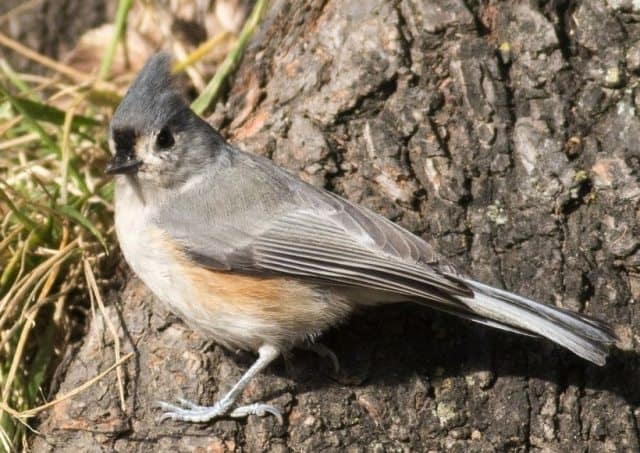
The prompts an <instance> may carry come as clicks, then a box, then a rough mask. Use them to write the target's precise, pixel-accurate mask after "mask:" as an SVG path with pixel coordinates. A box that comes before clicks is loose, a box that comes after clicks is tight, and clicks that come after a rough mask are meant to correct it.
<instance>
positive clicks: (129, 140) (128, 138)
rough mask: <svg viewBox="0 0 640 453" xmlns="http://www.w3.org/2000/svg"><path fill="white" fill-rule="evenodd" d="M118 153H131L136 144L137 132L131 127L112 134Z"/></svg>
mask: <svg viewBox="0 0 640 453" xmlns="http://www.w3.org/2000/svg"><path fill="white" fill-rule="evenodd" d="M112 136H113V141H114V142H115V144H116V152H118V153H120V152H131V151H133V147H134V146H135V144H136V131H135V130H134V129H133V128H131V127H121V128H118V129H114V130H113V132H112Z"/></svg>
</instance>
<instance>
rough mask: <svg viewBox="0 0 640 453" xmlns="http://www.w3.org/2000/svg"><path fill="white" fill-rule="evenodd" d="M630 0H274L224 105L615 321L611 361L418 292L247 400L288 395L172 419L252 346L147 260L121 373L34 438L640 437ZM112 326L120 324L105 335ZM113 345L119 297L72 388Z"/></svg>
mask: <svg viewBox="0 0 640 453" xmlns="http://www.w3.org/2000/svg"><path fill="white" fill-rule="evenodd" d="M634 5H635V3H634V2H631V1H630V0H629V1H625V0H617V1H613V0H608V1H607V2H604V1H601V0H586V1H583V2H572V1H548V2H545V1H539V2H533V1H518V2H504V3H502V2H495V1H488V2H477V1H468V2H466V3H465V2H463V1H462V0H433V1H424V2H421V1H418V0H399V1H394V2H389V1H384V0H362V1H358V2H354V1H350V0H326V1H313V2H308V4H307V5H305V6H303V5H302V2H289V1H286V0H279V1H274V2H273V3H272V5H271V7H270V9H269V12H268V14H267V17H266V18H265V20H264V22H263V26H262V29H261V31H260V32H259V33H258V34H257V35H256V36H255V37H254V38H253V41H252V46H251V47H250V49H249V51H248V53H247V54H246V55H245V57H244V59H243V62H242V65H241V66H240V68H239V70H238V72H237V74H236V75H235V77H234V78H233V80H232V81H231V84H230V92H229V96H228V102H227V103H226V104H224V105H222V106H220V107H219V108H218V110H217V111H216V112H215V113H214V115H213V116H212V118H211V119H212V121H213V122H214V124H216V125H217V126H219V127H220V128H221V129H222V131H223V132H224V133H225V134H227V135H228V136H229V138H230V140H231V141H233V142H235V143H240V144H242V145H243V146H244V147H245V148H247V149H250V150H252V151H254V152H256V153H260V154H264V155H268V156H270V157H271V158H272V159H273V160H274V161H275V162H276V163H278V164H279V165H282V166H285V167H287V168H288V169H290V170H291V171H292V172H294V173H298V174H299V175H300V176H301V177H302V178H304V179H306V180H309V181H311V182H312V183H314V184H317V185H321V186H326V187H328V188H330V189H331V190H334V191H336V192H337V193H340V194H342V195H344V196H346V197H347V198H349V199H351V200H354V201H356V202H359V203H362V204H364V205H366V206H369V207H371V208H373V209H375V210H377V211H379V212H381V213H382V214H384V215H385V216H387V217H389V218H391V219H393V220H394V221H396V222H398V223H400V224H402V225H403V226H405V227H407V228H408V229H410V230H412V231H414V232H416V234H419V235H421V236H423V237H424V238H426V239H427V240H429V241H430V242H432V243H433V244H434V245H435V246H436V248H437V249H438V250H439V251H440V252H441V253H443V254H444V255H445V256H447V257H448V258H449V259H450V260H452V261H453V262H455V263H457V264H458V265H459V266H460V267H461V269H463V270H465V271H467V272H468V273H469V274H471V275H473V276H475V277H476V278H477V279H479V280H482V281H485V282H487V283H491V284H494V285H497V286H503V287H506V288H508V289H510V290H513V291H516V292H519V293H521V294H524V295H527V296H531V297H533V298H536V299H538V300H542V301H547V302H550V303H555V304H557V305H560V306H564V307H568V308H571V309H574V310H579V311H582V312H584V313H589V314H592V315H594V316H597V317H600V318H603V319H606V320H609V321H611V322H612V323H614V325H615V326H616V330H617V332H618V334H619V335H620V337H621V343H620V346H621V348H622V349H621V350H617V351H615V352H614V353H613V355H612V357H611V358H610V360H609V362H608V364H607V366H606V367H604V368H598V367H595V366H593V365H590V364H588V363H586V362H584V361H582V360H580V359H578V358H576V357H574V356H572V355H571V354H570V353H568V352H566V351H563V350H560V349H558V348H556V347H554V346H553V345H551V344H549V343H547V342H544V341H537V340H532V339H528V338H523V337H517V336H514V335H510V334H507V333H501V332H497V331H494V330H490V329H488V328H484V327H481V326H477V325H474V324H471V323H468V322H465V321H461V320H458V319H454V318H450V317H448V316H444V315H439V314H437V313H434V312H431V311H427V310H425V309H422V308H420V307H415V306H409V305H398V306H388V307H383V308H380V309H372V310H369V311H367V312H363V313H361V314H359V315H357V316H355V317H354V318H353V319H351V320H350V321H349V322H348V323H347V324H346V325H344V326H342V327H339V328H337V329H335V330H334V331H331V332H328V333H327V334H326V335H325V336H324V338H323V340H322V341H323V342H324V343H325V344H326V345H327V346H329V347H330V348H332V349H333V350H334V352H335V353H336V354H337V356H338V357H339V358H340V362H341V366H342V367H341V370H340V371H339V372H338V373H334V372H333V371H332V369H331V367H330V363H328V362H325V361H323V360H322V359H319V358H317V357H316V356H314V355H313V354H311V353H309V352H304V351H298V352H296V354H295V355H294V356H293V357H292V358H291V360H290V361H289V366H284V365H285V362H284V361H281V362H280V363H278V364H276V365H275V366H272V367H270V368H269V370H268V372H267V373H265V374H264V375H263V376H261V377H259V378H258V379H257V380H256V381H255V382H254V383H253V384H252V385H251V386H250V387H249V388H248V389H247V391H246V392H245V394H244V400H246V401H253V400H259V399H266V400H268V401H270V402H271V403H273V404H275V405H277V406H279V407H282V408H283V409H284V411H285V413H286V422H285V425H284V426H280V425H278V424H277V422H276V421H275V420H274V418H272V417H267V418H256V417H250V418H249V419H248V420H246V421H231V420H220V421H217V422H215V423H210V424H206V425H187V424H184V423H173V422H166V423H164V424H156V423H155V421H154V418H155V417H157V416H158V414H159V412H158V410H157V409H154V407H153V402H154V401H155V400H158V399H162V400H169V401H171V400H175V398H176V397H185V398H188V399H192V400H196V401H199V402H201V403H212V402H213V401H215V400H216V399H217V398H218V397H219V396H220V395H221V393H222V392H224V391H225V390H226V389H227V388H228V387H229V386H230V384H231V383H232V382H233V381H234V380H235V379H237V378H238V377H239V376H240V374H241V373H242V371H243V370H245V369H246V368H247V367H248V366H249V364H250V363H251V362H252V361H253V359H254V358H253V357H252V356H251V355H250V354H245V353H232V352H231V353H230V352H225V351H223V350H222V349H221V348H220V347H218V346H215V345H211V344H208V343H207V341H206V339H205V338H203V337H202V336H199V335H198V334H196V333H192V332H191V331H189V330H188V329H187V328H185V327H183V325H182V324H181V323H180V322H179V321H177V320H175V319H173V318H171V317H168V318H167V316H166V314H164V313H162V312H161V311H159V309H158V308H157V304H156V303H155V302H154V301H153V299H152V297H151V296H150V295H149V293H148V291H147V290H146V289H145V288H144V287H143V285H142V284H141V283H139V282H138V281H137V280H135V279H132V280H131V281H130V282H129V284H128V285H127V288H126V289H125V290H124V292H122V294H121V295H120V296H119V297H117V298H114V303H113V304H112V305H111V306H110V307H109V314H110V316H111V318H112V319H113V320H114V321H116V320H117V321H118V322H119V323H120V329H121V333H122V339H123V341H124V342H125V349H126V350H134V351H135V352H136V357H135V360H134V361H131V362H130V363H129V364H128V365H127V367H126V388H125V393H126V402H127V407H126V410H125V411H123V410H121V409H120V407H119V399H118V392H117V387H116V385H115V374H111V375H109V376H108V377H107V378H105V379H104V380H103V381H101V382H100V383H99V384H98V385H97V386H95V387H93V388H92V389H91V390H89V391H87V392H85V393H83V394H81V395H79V396H78V397H76V398H74V399H73V400H69V401H67V402H65V403H63V404H61V405H58V406H56V407H55V408H54V409H53V410H52V411H51V412H50V413H48V414H46V416H44V417H43V418H42V419H41V420H40V425H39V427H38V429H39V430H40V432H42V433H43V435H42V436H40V437H36V438H34V448H35V449H36V450H37V451H46V450H56V451H78V450H80V451H111V450H117V451H139V452H152V451H170V450H175V451H186V450H198V451H227V450H229V451H235V450H239V451H288V450H291V451H354V452H355V451H375V452H382V451H427V450H432V451H445V450H446V451H483V452H484V451H638V450H640V446H639V436H638V417H640V409H639V406H638V404H639V398H640V379H638V378H639V376H640V360H639V357H638V351H639V346H638V334H639V333H640V332H639V330H638V329H639V326H640V313H639V312H638V308H637V307H638V304H637V301H638V300H639V299H640V222H639V219H640V204H639V200H640V181H639V174H640V153H639V152H638V150H637V146H638V143H640V120H639V118H638V114H637V111H636V108H637V107H638V106H639V104H640V97H639V94H640V91H638V88H637V87H636V85H637V82H638V80H639V79H638V75H639V74H640V27H639V26H638V24H639V23H640V9H638V7H637V5H635V6H634ZM103 341H106V342H107V345H108V346H107V347H106V348H105V347H103V346H101V345H102V344H103ZM112 362H113V351H112V345H111V343H110V340H109V335H108V333H106V331H105V327H104V322H103V320H102V319H101V318H100V317H98V318H97V319H95V320H94V321H93V322H92V326H91V329H90V332H89V334H88V335H87V337H86V339H85V341H84V343H83V344H82V345H81V347H80V348H79V350H78V351H77V352H75V353H74V354H72V355H71V356H70V358H69V360H68V361H67V364H66V366H65V371H64V379H63V382H62V384H61V386H60V389H59V392H60V393H62V392H65V391H68V390H69V389H71V388H73V387H75V386H77V385H79V384H80V383H82V382H84V381H85V380H86V379H87V378H89V377H91V376H94V375H95V374H97V373H98V372H99V371H100V370H103V369H105V368H107V367H108V366H109V364H111V363H112Z"/></svg>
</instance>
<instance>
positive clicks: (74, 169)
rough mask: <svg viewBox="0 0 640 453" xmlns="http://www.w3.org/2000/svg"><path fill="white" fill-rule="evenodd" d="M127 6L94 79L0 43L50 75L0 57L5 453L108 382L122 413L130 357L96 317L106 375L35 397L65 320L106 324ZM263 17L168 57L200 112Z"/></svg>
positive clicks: (257, 11) (69, 329) (0, 38)
mask: <svg viewBox="0 0 640 453" xmlns="http://www.w3.org/2000/svg"><path fill="white" fill-rule="evenodd" d="M28 3H30V4H37V3H39V2H28ZM131 3H132V2H131V0H121V2H120V5H119V8H118V12H117V17H116V21H115V24H114V26H113V30H114V33H113V34H112V40H111V41H110V42H109V43H108V44H107V46H106V47H105V49H104V53H103V56H102V58H101V59H100V61H99V62H98V64H96V65H95V66H96V67H95V71H94V72H93V73H92V74H87V73H86V72H83V71H78V70H77V69H75V68H73V67H71V66H68V65H65V64H64V63H61V62H59V61H54V60H51V59H49V58H47V57H45V56H44V55H40V54H38V53H37V52H34V51H33V50H31V49H28V48H27V47H25V46H23V45H21V44H20V43H18V42H15V41H12V40H11V39H10V38H8V37H7V36H4V35H2V34H0V48H4V49H10V51H11V52H16V53H18V54H20V55H21V56H23V57H25V58H28V59H30V60H32V61H34V62H37V63H38V64H40V65H41V66H43V67H44V68H47V70H48V71H49V72H48V74H49V75H48V76H38V75H34V74H23V73H16V72H15V71H14V70H13V69H12V68H11V66H10V65H9V63H8V61H6V60H5V59H3V58H2V57H0V392H1V396H0V398H1V401H0V449H3V450H6V451H12V450H18V449H21V448H22V446H23V442H24V438H25V436H24V434H25V432H26V431H27V430H28V429H29V428H28V425H27V423H28V419H29V418H30V417H33V416H34V415H36V414H37V413H39V412H40V411H42V410H45V409H47V408H49V407H51V406H52V405H54V404H56V403H57V402H58V401H59V400H63V399H66V398H70V397H73V395H75V394H77V393H78V392H80V391H83V390H84V389H86V388H87V387H89V386H90V385H92V384H93V383H95V382H97V381H98V380H99V379H100V378H101V377H102V376H104V375H105V374H106V373H108V372H111V371H112V370H116V373H117V377H118V382H119V394H120V397H121V404H122V405H123V408H124V405H125V395H124V384H123V379H124V377H123V372H122V370H121V367H120V366H119V365H121V364H122V363H123V362H124V361H126V360H127V359H128V358H130V357H131V354H129V355H125V356H122V357H121V350H120V346H119V340H118V337H117V333H116V332H117V329H116V326H114V325H113V324H111V322H110V321H109V320H108V318H107V317H106V316H105V320H106V321H107V322H106V325H107V327H108V330H109V331H110V332H111V335H112V336H113V340H114V344H115V346H116V347H115V357H114V365H113V366H112V367H111V368H109V369H108V370H105V371H104V372H103V373H102V374H101V375H99V376H96V377H95V378H94V379H92V380H91V381H89V382H87V383H86V384H85V385H83V386H81V387H79V388H77V389H75V390H73V391H72V392H71V393H70V394H67V395H64V396H62V397H60V398H59V399H58V400H56V401H52V402H48V403H47V402H46V401H45V397H44V394H45V393H46V388H47V385H48V379H49V378H50V376H51V374H52V371H53V368H54V367H55V365H56V361H57V358H59V357H60V356H61V353H62V352H63V351H64V348H65V347H66V345H67V344H68V342H69V340H70V337H71V335H72V333H73V332H74V331H78V330H79V329H82V326H83V325H86V323H87V319H86V318H84V317H83V316H77V314H75V313H79V312H80V313H92V312H95V308H96V306H97V309H98V310H99V311H101V312H102V313H103V314H104V301H103V298H102V292H103V290H104V287H105V285H107V284H109V282H110V280H112V279H113V277H114V269H113V267H114V266H113V259H112V257H113V256H114V254H115V252H116V238H115V235H114V230H113V220H112V215H113V206H112V201H111V200H112V193H113V187H112V184H111V182H110V180H109V179H108V178H106V177H105V176H104V174H103V172H102V170H103V168H104V166H105V164H106V162H107V160H108V159H109V158H110V154H109V151H108V146H107V136H106V131H107V126H108V120H109V116H110V114H111V110H112V108H113V106H114V105H115V104H116V103H117V101H118V100H119V96H120V94H121V93H122V92H123V90H124V89H125V85H126V83H127V81H129V80H131V77H132V74H126V75H125V76H124V77H118V79H117V80H116V79H112V78H110V74H111V68H112V65H113V64H115V63H114V59H115V56H116V53H117V52H118V49H119V48H121V47H122V46H121V44H120V42H121V37H122V36H123V31H124V30H125V29H126V28H127V22H128V19H129V13H130V7H131ZM265 5H266V1H264V0H261V1H258V2H257V3H256V5H255V7H254V11H253V12H252V14H251V15H250V17H249V19H248V20H247V22H246V23H245V27H244V29H243V30H242V31H241V32H240V33H239V34H238V38H237V39H235V38H234V36H233V34H232V33H229V32H226V31H221V32H220V33H218V34H216V35H214V36H213V37H212V38H210V39H208V40H207V41H205V42H203V43H201V44H200V45H199V46H195V49H194V50H190V51H188V52H186V51H184V52H183V51H180V52H178V53H179V54H180V53H182V56H183V58H182V60H181V61H179V62H178V63H177V64H176V66H175V67H174V69H175V70H177V71H181V70H186V71H187V73H188V75H189V76H190V77H191V78H192V80H193V82H194V85H195V86H204V85H207V88H205V89H204V90H203V95H202V96H201V97H199V100H198V103H197V104H196V105H197V108H198V110H199V111H202V110H204V109H205V108H207V107H208V106H210V105H211V104H212V102H213V101H214V100H215V99H216V98H217V97H218V95H219V92H220V87H221V82H222V81H223V80H224V79H225V78H226V77H227V76H228V75H229V74H230V72H231V71H232V70H233V69H234V66H235V64H236V63H237V62H238V61H239V59H240V57H241V55H242V53H243V51H244V48H245V46H246V44H247V42H248V39H249V37H250V35H251V32H252V31H253V29H254V28H255V27H256V26H257V23H258V20H259V17H260V15H261V14H262V12H263V11H264V8H265ZM20 8H23V6H21V7H20ZM12 14H13V13H12ZM7 17H8V16H7ZM3 19H6V18H0V20H3ZM225 46H227V47H226V49H227V50H228V52H227V51H225V52H224V53H223V54H221V56H220V59H219V60H221V59H222V58H225V60H224V62H223V63H222V64H221V65H220V67H219V71H218V74H216V76H214V77H213V79H211V81H210V82H209V83H208V84H203V83H202V80H201V79H202V74H201V73H200V72H198V71H194V68H193V66H192V65H193V64H194V63H197V62H199V61H201V59H202V58H203V57H204V56H205V55H211V52H212V50H213V49H214V48H217V49H219V48H220V47H225ZM230 46H233V47H230ZM174 50H175V49H174ZM225 55H226V57H225ZM218 63H220V61H218ZM130 72H132V71H130ZM119 80H122V81H123V82H119ZM89 304H90V305H91V307H92V308H93V309H94V310H88V309H87V308H88V306H89ZM74 314H75V315H74Z"/></svg>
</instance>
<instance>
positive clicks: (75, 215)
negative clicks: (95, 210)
mask: <svg viewBox="0 0 640 453" xmlns="http://www.w3.org/2000/svg"><path fill="white" fill-rule="evenodd" d="M57 210H58V212H60V213H62V214H64V215H65V216H67V217H68V218H69V219H71V220H73V221H75V222H76V223H77V224H79V225H80V226H82V227H84V228H85V229H86V230H87V231H89V232H90V233H91V234H92V235H93V236H94V237H95V238H96V239H97V240H98V242H100V245H102V247H103V248H104V249H105V250H107V242H106V241H105V240H104V236H102V234H101V233H100V230H98V228H96V226H95V225H94V224H93V223H91V221H90V220H89V219H87V218H86V217H85V216H84V215H82V213H81V212H80V211H78V210H77V209H76V208H74V207H73V206H70V205H60V206H58V207H57Z"/></svg>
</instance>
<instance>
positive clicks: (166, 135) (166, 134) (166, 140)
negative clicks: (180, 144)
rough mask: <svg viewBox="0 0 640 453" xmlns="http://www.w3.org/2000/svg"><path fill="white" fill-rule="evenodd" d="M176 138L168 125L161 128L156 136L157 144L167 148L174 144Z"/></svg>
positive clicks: (159, 146)
mask: <svg viewBox="0 0 640 453" xmlns="http://www.w3.org/2000/svg"><path fill="white" fill-rule="evenodd" d="M174 143H175V140H174V139H173V135H172V134H171V131H170V130H169V128H168V127H167V126H165V127H163V128H162V129H161V130H160V133H159V134H158V136H157V137H156V145H157V146H158V148H160V149H167V148H170V147H172V146H173V144H174Z"/></svg>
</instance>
